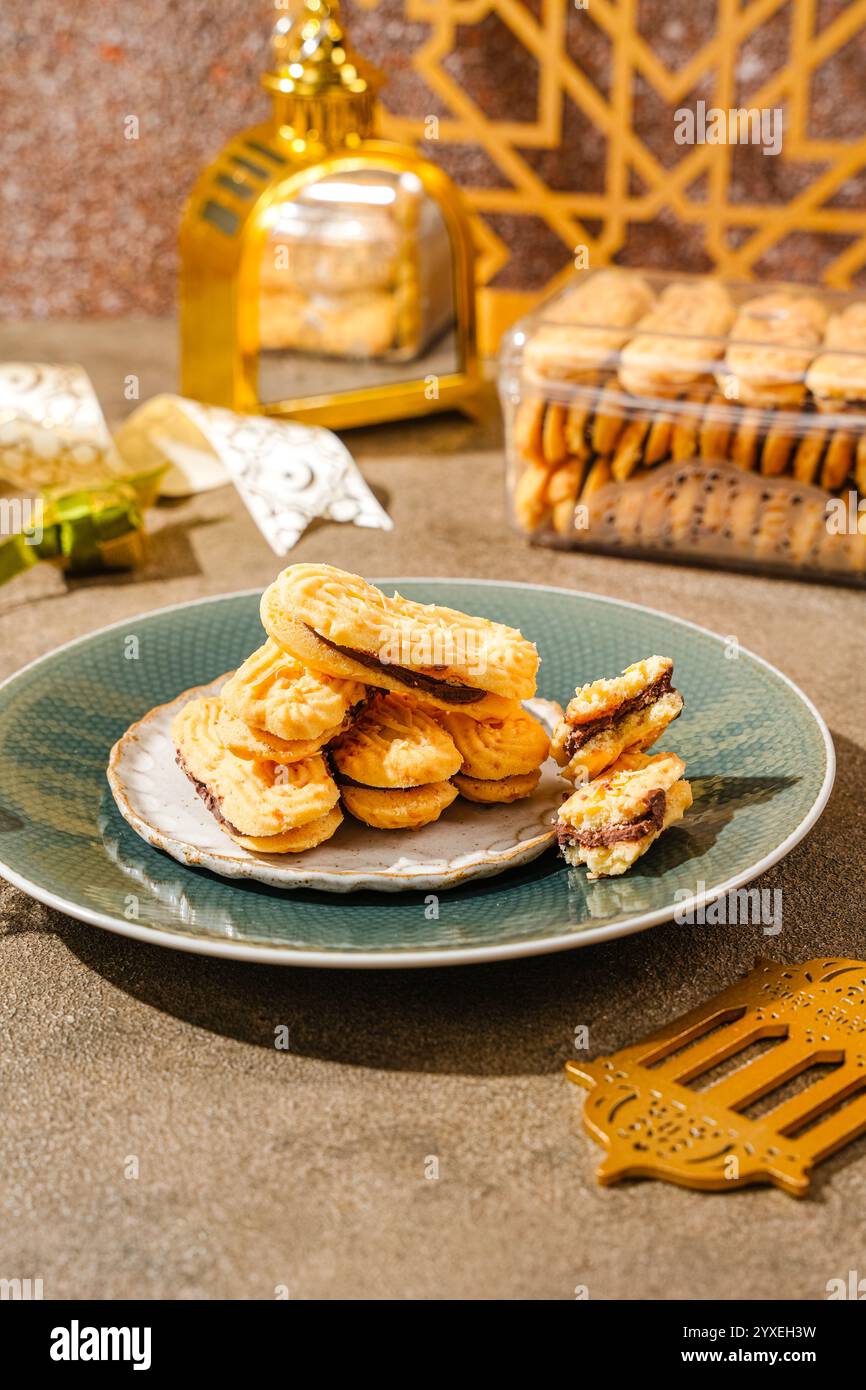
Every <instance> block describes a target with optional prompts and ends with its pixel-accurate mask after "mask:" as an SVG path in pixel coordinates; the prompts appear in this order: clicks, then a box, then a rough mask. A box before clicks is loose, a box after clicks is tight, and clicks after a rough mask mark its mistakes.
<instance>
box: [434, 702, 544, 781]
mask: <svg viewBox="0 0 866 1390" xmlns="http://www.w3.org/2000/svg"><path fill="white" fill-rule="evenodd" d="M440 717H441V722H442V724H443V725H444V727H445V728H446V729H447V730H448V732H449V734H450V735H451V737H452V739H453V740H454V742H455V743H456V745H457V749H458V751H459V753H460V757H461V760H462V762H461V767H460V771H461V772H462V773H463V774H464V775H465V776H466V777H473V778H479V777H480V778H494V779H499V778H503V777H515V776H521V775H523V774H525V773H529V772H534V771H535V769H536V768H539V767H540V766H541V764H542V763H543V762H544V760H545V758H546V757H547V755H548V753H549V751H550V740H549V738H548V737H547V733H546V732H545V730H544V728H543V727H542V725H541V724H539V722H538V720H537V719H533V717H532V715H531V714H527V712H526V711H525V710H524V709H521V710H520V711H519V713H517V714H514V715H510V716H508V717H507V718H505V719H469V718H468V717H467V716H466V715H465V714H459V713H453V714H443V715H442V716H440Z"/></svg>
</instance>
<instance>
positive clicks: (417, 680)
mask: <svg viewBox="0 0 866 1390" xmlns="http://www.w3.org/2000/svg"><path fill="white" fill-rule="evenodd" d="M307 631H308V632H311V633H312V635H313V636H314V637H317V638H318V639H319V641H320V642H324V644H325V646H326V647H330V648H331V651H332V652H339V653H340V655H341V656H348V657H351V659H352V661H357V662H359V663H360V664H361V666H367V667H368V668H369V669H370V670H371V671H390V672H393V674H394V675H395V676H396V677H397V679H398V680H400V681H402V683H403V684H404V685H408V686H409V687H410V688H411V689H412V690H423V691H425V693H426V694H427V695H435V696H436V697H437V699H439V700H447V702H448V703H449V704H450V705H473V704H475V701H476V700H483V699H484V696H485V695H486V694H487V693H488V692H487V691H486V690H476V689H474V687H473V686H471V685H457V684H456V683H455V682H454V681H446V680H437V679H436V677H435V676H427V675H424V674H423V672H421V671H413V670H411V669H410V667H408V666H394V665H393V664H392V663H391V662H390V661H388V662H385V661H380V660H379V658H378V657H377V656H374V655H373V653H372V652H359V651H356V649H355V648H354V647H341V646H340V644H339V643H338V642H331V641H329V640H328V638H327V637H323V636H322V634H321V632H316V630H315V628H312V627H309V626H307ZM433 669H434V670H435V669H437V668H435V667H434V668H433ZM443 669H444V668H443Z"/></svg>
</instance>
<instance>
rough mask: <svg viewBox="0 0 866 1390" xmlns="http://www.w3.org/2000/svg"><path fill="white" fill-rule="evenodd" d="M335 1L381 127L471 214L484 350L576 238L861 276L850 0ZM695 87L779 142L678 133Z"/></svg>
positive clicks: (617, 247)
mask: <svg viewBox="0 0 866 1390" xmlns="http://www.w3.org/2000/svg"><path fill="white" fill-rule="evenodd" d="M581 5H585V8H582V7H581ZM345 8H346V10H347V12H348V17H349V18H350V21H352V23H351V32H352V36H353V39H354V40H355V42H356V43H357V44H358V47H359V48H361V49H362V51H364V52H366V53H367V54H368V55H369V56H370V57H371V58H372V59H373V60H374V61H378V62H379V63H380V64H382V65H384V67H385V69H386V71H387V72H388V74H389V83H388V86H387V87H386V89H385V91H384V93H383V101H384V105H385V107H386V115H385V119H384V122H383V125H384V133H385V134H386V135H389V136H391V137H392V138H396V139H400V140H403V141H411V142H413V143H419V144H421V145H422V147H423V148H424V150H425V153H427V154H429V156H430V157H431V158H433V159H435V160H436V161H437V162H439V163H441V164H442V165H443V166H444V167H445V168H446V169H447V170H448V171H449V172H450V173H452V174H453V175H454V177H455V178H456V179H457V181H458V183H460V184H461V186H462V187H463V189H464V191H465V193H466V195H467V197H468V199H469V202H470V204H471V206H472V207H473V209H474V211H475V213H476V228H477V242H478V248H479V252H480V267H479V287H480V294H479V304H480V310H481V322H482V327H483V328H484V330H485V331H484V333H483V337H484V339H485V345H486V346H487V347H488V348H489V347H490V346H491V345H492V344H493V341H494V340H495V338H496V337H497V336H498V332H499V330H500V329H501V327H502V326H503V325H504V324H505V323H507V322H508V321H509V320H510V319H512V318H513V317H514V316H515V315H516V314H517V313H519V312H522V311H523V309H525V308H526V307H528V305H529V304H530V303H531V302H532V300H533V299H534V298H536V297H537V295H538V294H539V293H540V292H542V291H543V290H544V289H545V288H548V287H551V286H554V285H556V284H557V283H558V282H559V281H560V280H561V279H562V277H563V276H564V275H565V274H567V273H568V270H569V269H570V266H571V263H572V258H573V255H574V250H575V248H577V247H580V246H585V247H587V249H588V255H589V263H590V264H591V265H601V264H603V263H604V262H606V261H610V260H614V259H615V260H616V261H618V262H620V263H622V264H631V265H644V266H652V265H655V266H659V267H665V268H670V267H671V266H674V267H676V268H678V269H683V270H713V269H714V270H718V271H721V272H724V273H726V274H730V275H733V276H736V277H740V278H751V277H755V276H757V277H760V278H767V279H785V278H788V279H799V280H809V279H823V280H824V281H825V282H827V283H829V284H833V285H838V286H843V285H847V284H849V283H852V282H855V283H856V282H857V281H859V282H860V283H866V271H864V267H866V211H864V207H866V99H864V97H863V96H862V95H861V90H862V80H863V79H862V74H863V73H864V72H866V0H716V3H714V0H700V3H696V0H577V2H576V0H347V3H346V5H345ZM698 101H703V102H705V103H706V107H707V108H721V109H722V110H725V111H727V110H731V109H734V108H742V107H749V108H757V109H759V110H760V109H767V110H768V111H769V110H775V109H780V110H781V111H782V112H783V116H782V120H783V141H782V150H781V153H780V155H778V156H777V157H776V156H767V155H764V154H763V153H762V151H761V149H760V148H758V147H756V146H755V145H745V144H743V145H740V144H737V145H733V144H729V145H711V144H694V145H682V144H677V143H676V141H675V139H674V130H675V120H676V117H675V113H676V111H677V110H678V109H682V108H692V109H695V108H696V103H697V102H698ZM431 116H434V117H436V121H435V122H431V121H430V117H431ZM431 129H432V130H433V131H434V132H435V137H434V138H433V139H430V138H429V134H430V131H431Z"/></svg>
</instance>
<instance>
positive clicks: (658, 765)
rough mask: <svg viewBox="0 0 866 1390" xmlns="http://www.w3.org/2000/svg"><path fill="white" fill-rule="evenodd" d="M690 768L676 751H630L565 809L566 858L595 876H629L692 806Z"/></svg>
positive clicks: (562, 840) (561, 825)
mask: <svg viewBox="0 0 866 1390" xmlns="http://www.w3.org/2000/svg"><path fill="white" fill-rule="evenodd" d="M685 770H686V767H685V763H684V762H683V760H682V758H678V757H677V755H676V753H656V754H655V755H654V756H652V757H648V756H647V755H646V754H645V753H640V752H630V753H624V754H623V756H622V757H621V758H619V759H618V761H617V762H615V763H614V765H613V767H609V768H608V769H607V771H606V772H604V773H603V774H602V776H601V777H596V778H595V779H594V780H593V781H591V782H587V783H585V785H584V786H582V787H578V788H577V790H576V791H575V792H574V794H573V795H572V796H570V797H569V798H568V800H567V801H566V802H564V803H563V805H562V806H561V807H560V809H559V815H558V818H557V829H556V833H557V840H558V841H559V848H560V851H561V853H562V856H563V858H564V859H565V860H566V862H567V863H568V864H573V865H578V864H585V865H586V867H587V869H588V870H589V873H588V875H587V877H588V878H590V879H597V878H613V877H616V876H617V875H619V874H624V873H625V872H626V870H627V869H630V868H631V866H632V865H633V864H634V862H635V860H636V859H639V858H640V856H641V855H642V854H646V852H647V850H648V849H649V847H650V845H652V844H654V842H655V841H656V840H657V839H658V837H659V835H661V833H662V831H663V830H667V828H668V826H670V825H673V824H675V822H676V821H678V820H681V819H682V817H683V816H684V815H685V813H686V811H687V810H688V809H689V807H690V806H691V804H692V789H691V787H690V786H689V783H688V782H687V781H686V780H685V778H684V776H683V774H684V772H685Z"/></svg>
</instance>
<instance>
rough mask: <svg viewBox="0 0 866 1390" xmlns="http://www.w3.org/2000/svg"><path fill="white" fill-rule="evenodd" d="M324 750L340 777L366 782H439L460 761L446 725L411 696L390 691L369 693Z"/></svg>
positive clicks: (387, 784)
mask: <svg viewBox="0 0 866 1390" xmlns="http://www.w3.org/2000/svg"><path fill="white" fill-rule="evenodd" d="M328 755H329V757H330V760H331V763H332V765H333V766H334V768H335V769H336V771H337V772H338V774H339V775H340V776H341V777H346V778H350V779H351V780H352V781H353V782H360V783H362V784H363V785H364V786H367V787H417V786H421V785H422V784H423V783H427V782H441V781H445V780H447V778H449V777H451V776H452V774H453V773H455V772H457V771H458V769H459V768H460V764H461V757H460V753H459V752H458V750H457V748H456V747H455V745H454V741H453V739H452V738H451V736H450V734H449V733H448V732H447V730H445V729H443V728H442V726H441V724H439V723H438V722H437V721H436V720H435V719H434V718H433V715H432V714H431V713H429V711H427V710H425V709H424V708H422V706H420V705H419V704H418V703H417V702H416V701H414V700H411V699H410V698H409V697H408V696H406V695H397V694H395V693H394V692H389V693H388V694H379V695H373V696H372V697H371V698H370V699H369V700H368V701H367V704H366V705H365V706H364V709H363V710H362V711H361V713H360V715H359V716H358V718H357V719H356V720H355V722H354V723H353V724H352V726H351V728H349V729H348V730H347V731H346V732H345V733H344V734H341V735H340V737H339V738H337V739H336V740H335V741H334V742H333V743H332V744H331V745H330V747H329V749H328Z"/></svg>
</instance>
